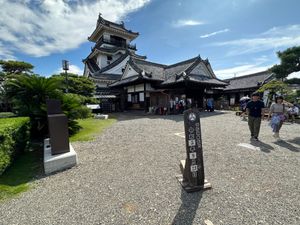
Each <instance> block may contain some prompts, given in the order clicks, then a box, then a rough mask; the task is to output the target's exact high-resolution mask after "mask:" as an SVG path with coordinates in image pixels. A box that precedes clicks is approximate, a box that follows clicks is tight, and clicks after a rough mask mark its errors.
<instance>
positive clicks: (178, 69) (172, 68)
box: [165, 56, 199, 79]
mask: <svg viewBox="0 0 300 225" xmlns="http://www.w3.org/2000/svg"><path fill="white" fill-rule="evenodd" d="M198 60H199V56H197V57H195V58H192V59H188V60H185V61H182V62H179V63H175V64H172V65H169V66H167V67H166V68H165V77H166V78H167V79H168V77H169V76H172V75H175V74H181V73H182V72H184V71H186V70H187V69H188V68H190V67H191V66H192V65H193V64H194V63H195V62H197V61H198Z"/></svg>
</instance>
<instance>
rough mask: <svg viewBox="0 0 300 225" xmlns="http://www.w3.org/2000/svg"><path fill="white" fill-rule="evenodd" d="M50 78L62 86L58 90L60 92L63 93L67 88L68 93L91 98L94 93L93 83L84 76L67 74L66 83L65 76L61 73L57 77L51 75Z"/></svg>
mask: <svg viewBox="0 0 300 225" xmlns="http://www.w3.org/2000/svg"><path fill="white" fill-rule="evenodd" d="M52 78H53V79H57V80H59V81H60V82H61V84H62V85H61V86H60V89H61V90H62V91H65V90H66V87H67V86H68V93H72V94H78V95H82V96H86V97H92V96H93V94H94V92H95V85H94V83H93V81H91V80H90V79H88V78H87V77H84V76H78V75H77V74H73V73H68V81H67V80H66V74H65V73H61V74H59V75H53V76H52Z"/></svg>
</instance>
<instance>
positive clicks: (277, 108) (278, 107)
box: [270, 103, 286, 113]
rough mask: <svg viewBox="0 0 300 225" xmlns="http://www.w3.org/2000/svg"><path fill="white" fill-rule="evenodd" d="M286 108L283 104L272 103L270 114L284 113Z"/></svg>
mask: <svg viewBox="0 0 300 225" xmlns="http://www.w3.org/2000/svg"><path fill="white" fill-rule="evenodd" d="M285 112H286V107H284V106H283V104H279V103H273V104H272V105H271V107H270V113H285Z"/></svg>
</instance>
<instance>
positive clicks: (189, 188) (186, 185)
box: [176, 160, 212, 192]
mask: <svg viewBox="0 0 300 225" xmlns="http://www.w3.org/2000/svg"><path fill="white" fill-rule="evenodd" d="M184 168H185V160H181V161H180V170H181V173H182V174H180V175H177V176H176V178H177V180H178V182H179V183H180V184H181V186H182V188H183V189H184V190H185V191H186V192H195V191H201V190H206V189H210V188H212V186H211V184H210V183H208V181H207V180H206V179H205V180H204V185H199V186H190V185H189V183H187V182H184V181H183V174H184Z"/></svg>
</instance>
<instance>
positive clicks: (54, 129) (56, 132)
mask: <svg viewBox="0 0 300 225" xmlns="http://www.w3.org/2000/svg"><path fill="white" fill-rule="evenodd" d="M46 104H47V113H48V129H49V135H50V145H51V154H52V155H57V154H61V153H66V152H69V151H70V146H69V131H68V118H67V117H66V115H65V114H63V113H62V110H61V106H60V101H59V100H55V99H50V100H47V101H46Z"/></svg>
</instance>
